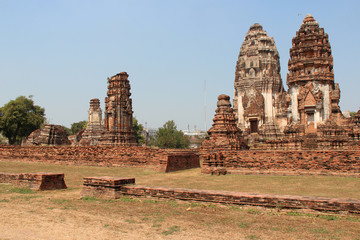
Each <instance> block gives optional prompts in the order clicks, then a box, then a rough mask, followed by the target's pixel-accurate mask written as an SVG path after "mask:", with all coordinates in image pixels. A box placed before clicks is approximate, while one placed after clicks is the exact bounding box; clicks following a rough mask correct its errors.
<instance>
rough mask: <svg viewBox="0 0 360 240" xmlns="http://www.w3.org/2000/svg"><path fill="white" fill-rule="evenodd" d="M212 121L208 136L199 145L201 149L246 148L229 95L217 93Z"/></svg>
mask: <svg viewBox="0 0 360 240" xmlns="http://www.w3.org/2000/svg"><path fill="white" fill-rule="evenodd" d="M213 121H214V123H213V125H212V127H211V128H210V129H209V131H208V137H207V138H206V139H205V140H204V141H203V143H202V145H201V150H202V151H211V150H240V149H247V145H246V143H245V142H244V140H243V138H242V136H241V130H240V129H239V128H238V127H237V126H236V121H235V115H234V113H233V109H232V108H231V103H230V97H229V96H227V95H225V94H221V95H219V97H218V102H217V109H216V110H215V117H214V119H213Z"/></svg>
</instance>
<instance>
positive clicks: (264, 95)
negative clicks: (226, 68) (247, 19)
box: [234, 23, 287, 138]
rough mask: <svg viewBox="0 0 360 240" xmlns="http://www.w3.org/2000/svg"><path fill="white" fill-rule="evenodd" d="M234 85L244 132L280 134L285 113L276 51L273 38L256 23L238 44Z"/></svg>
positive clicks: (240, 124) (241, 126) (277, 135)
mask: <svg viewBox="0 0 360 240" xmlns="http://www.w3.org/2000/svg"><path fill="white" fill-rule="evenodd" d="M234 87H235V93H234V110H235V115H236V118H237V125H238V127H239V128H240V129H241V130H242V131H243V132H244V134H245V135H249V134H254V133H257V134H260V135H263V136H265V137H267V138H277V137H279V136H281V132H280V126H282V125H284V123H285V124H286V117H287V116H286V112H284V111H283V109H284V108H283V107H281V105H282V104H283V103H284V101H283V98H284V95H285V92H284V88H283V84H282V80H281V76H280V62H279V53H278V51H277V49H276V46H275V41H274V39H273V38H271V37H269V36H268V35H267V33H266V31H265V30H263V27H262V26H261V25H260V24H258V23H256V24H254V25H252V26H251V27H250V29H249V31H248V33H247V34H246V36H245V39H244V41H243V43H242V45H241V49H240V53H239V57H238V60H237V63H236V71H235V83H234ZM279 105H280V107H279ZM279 123H280V124H279Z"/></svg>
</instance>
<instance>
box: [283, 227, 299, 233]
mask: <svg viewBox="0 0 360 240" xmlns="http://www.w3.org/2000/svg"><path fill="white" fill-rule="evenodd" d="M297 231H298V230H297V229H296V228H293V227H288V228H286V232H297Z"/></svg>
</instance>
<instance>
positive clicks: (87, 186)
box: [82, 177, 360, 214]
mask: <svg viewBox="0 0 360 240" xmlns="http://www.w3.org/2000/svg"><path fill="white" fill-rule="evenodd" d="M115 181H118V182H119V184H117V186H116V187H114V186H113V185H114V184H113V183H114V182H115ZM126 181H130V183H135V179H133V178H130V179H122V178H119V179H116V178H112V179H111V178H110V179H109V178H108V177H103V178H102V177H100V178H93V179H91V180H90V179H89V178H86V179H84V188H83V191H82V196H83V197H85V196H93V197H101V198H110V199H116V198H120V197H121V196H124V195H129V196H138V197H156V198H164V199H178V200H185V201H200V202H212V203H225V204H237V205H252V206H263V207H281V208H292V209H313V210H319V211H335V212H337V211H347V212H351V213H357V214H360V201H359V200H356V199H345V198H325V197H306V196H290V195H271V194H255V193H242V192H230V191H218V190H197V189H185V188H165V187H149V186H143V185H126V184H124V185H122V184H123V183H126ZM92 183H95V184H92ZM99 183H100V184H99ZM101 184H103V185H101Z"/></svg>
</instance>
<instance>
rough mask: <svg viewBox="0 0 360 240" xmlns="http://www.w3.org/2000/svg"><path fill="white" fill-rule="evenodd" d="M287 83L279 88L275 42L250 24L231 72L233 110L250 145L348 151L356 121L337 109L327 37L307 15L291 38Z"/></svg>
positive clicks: (355, 137) (337, 91)
mask: <svg viewBox="0 0 360 240" xmlns="http://www.w3.org/2000/svg"><path fill="white" fill-rule="evenodd" d="M288 70H289V73H288V74H287V85H288V91H287V92H285V91H284V89H283V85H282V81H281V77H280V65H279V54H278V52H277V50H276V46H275V42H274V40H273V39H272V38H270V37H268V36H267V34H266V32H265V31H264V30H263V29H262V27H261V25H259V24H254V25H253V26H251V27H250V30H249V31H248V33H247V34H246V36H245V39H244V42H243V44H242V46H241V49H240V53H239V58H238V61H237V64H236V72H235V85H234V86H235V94H234V110H235V114H236V118H237V124H238V126H239V128H240V129H241V130H243V131H244V135H245V136H247V137H246V139H247V140H248V143H249V144H250V146H251V147H258V148H287V149H289V148H290V149H300V148H309V149H316V148H321V149H325V148H331V149H337V148H342V147H351V146H353V145H354V143H353V142H352V141H353V140H355V141H358V136H359V130H358V128H359V127H358V126H356V121H354V120H352V119H350V118H346V117H344V116H343V114H342V113H341V110H340V107H339V101H340V88H339V85H338V84H337V83H335V81H334V72H333V57H332V53H331V46H330V43H329V37H328V34H327V33H325V31H324V29H323V28H320V27H319V24H318V22H317V21H315V19H314V18H313V17H312V16H311V15H310V14H308V15H306V17H305V19H304V20H303V23H302V24H301V26H300V29H299V30H298V31H297V32H296V36H295V37H294V38H293V39H292V47H291V49H290V59H289V62H288Z"/></svg>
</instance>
